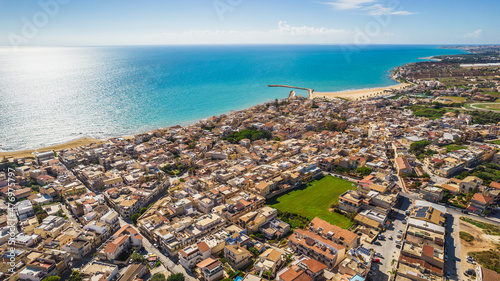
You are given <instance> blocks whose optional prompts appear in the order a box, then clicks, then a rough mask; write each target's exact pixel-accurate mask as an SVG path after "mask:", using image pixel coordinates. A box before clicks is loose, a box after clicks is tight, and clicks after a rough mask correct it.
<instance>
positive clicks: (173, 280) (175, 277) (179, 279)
mask: <svg viewBox="0 0 500 281" xmlns="http://www.w3.org/2000/svg"><path fill="white" fill-rule="evenodd" d="M167 281H184V274H182V273H176V274H172V275H170V276H169V277H168V278H167Z"/></svg>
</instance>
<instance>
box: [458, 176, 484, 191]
mask: <svg viewBox="0 0 500 281" xmlns="http://www.w3.org/2000/svg"><path fill="white" fill-rule="evenodd" d="M482 184H483V180H482V179H480V178H478V177H475V176H468V177H466V178H465V179H463V180H462V182H461V183H460V193H464V194H466V193H470V192H472V191H474V190H478V189H479V187H480V186H481V185H482Z"/></svg>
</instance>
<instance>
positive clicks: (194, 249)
mask: <svg viewBox="0 0 500 281" xmlns="http://www.w3.org/2000/svg"><path fill="white" fill-rule="evenodd" d="M210 254H211V251H210V247H209V246H208V245H207V243H205V242H201V243H198V244H194V245H191V246H188V247H186V248H184V249H182V250H180V252H179V263H180V264H181V265H182V266H184V268H186V269H187V270H191V269H192V268H194V267H195V266H196V265H197V264H198V263H200V262H201V261H204V260H206V259H208V258H209V257H210Z"/></svg>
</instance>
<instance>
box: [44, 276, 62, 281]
mask: <svg viewBox="0 0 500 281" xmlns="http://www.w3.org/2000/svg"><path fill="white" fill-rule="evenodd" d="M59 280H61V277H59V276H49V277H47V278H45V279H43V280H42V281H59Z"/></svg>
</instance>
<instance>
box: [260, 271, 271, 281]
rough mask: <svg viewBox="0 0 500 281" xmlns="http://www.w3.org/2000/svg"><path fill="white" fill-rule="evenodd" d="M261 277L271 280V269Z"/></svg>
mask: <svg viewBox="0 0 500 281" xmlns="http://www.w3.org/2000/svg"><path fill="white" fill-rule="evenodd" d="M262 275H264V276H266V278H267V280H271V276H272V275H273V269H272V268H271V269H269V270H268V271H264V272H263V273H262Z"/></svg>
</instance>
